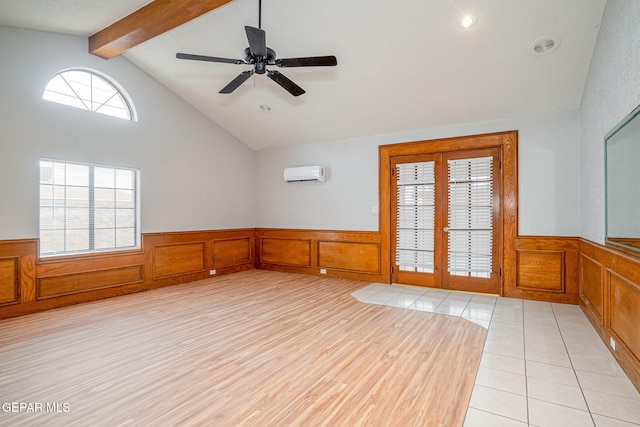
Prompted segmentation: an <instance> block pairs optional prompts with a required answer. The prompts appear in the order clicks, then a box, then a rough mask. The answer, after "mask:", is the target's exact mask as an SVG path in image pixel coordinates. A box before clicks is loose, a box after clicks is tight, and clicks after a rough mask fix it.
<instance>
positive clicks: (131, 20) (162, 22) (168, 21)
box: [89, 0, 231, 59]
mask: <svg viewBox="0 0 640 427" xmlns="http://www.w3.org/2000/svg"><path fill="white" fill-rule="evenodd" d="M229 2H231V0H155V1H153V2H151V3H149V4H148V5H146V6H144V7H142V8H140V9H138V10H136V11H135V12H133V13H132V14H130V15H127V16H125V17H124V18H122V19H121V20H119V21H117V22H115V23H113V24H111V25H109V26H108V27H106V28H104V29H102V30H100V31H98V32H97V33H95V34H94V35H92V36H91V37H89V53H92V54H93V55H97V56H99V57H101V58H104V59H109V58H113V57H115V56H118V55H120V54H121V53H123V52H124V51H126V50H127V49H130V48H132V47H134V46H137V45H139V44H140V43H143V42H145V41H147V40H150V39H152V38H154V37H156V36H158V35H160V34H162V33H165V32H167V31H169V30H172V29H174V28H176V27H178V26H180V25H182V24H184V23H186V22H189V21H191V20H192V19H195V18H197V17H199V16H201V15H204V14H205V13H208V12H211V11H212V10H214V9H216V8H218V7H220V6H222V5H225V4H227V3H229Z"/></svg>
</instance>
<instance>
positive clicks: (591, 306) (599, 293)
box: [580, 253, 604, 324]
mask: <svg viewBox="0 0 640 427" xmlns="http://www.w3.org/2000/svg"><path fill="white" fill-rule="evenodd" d="M603 284H604V267H603V266H602V264H600V263H599V262H598V261H596V260H594V259H592V258H590V257H588V256H587V255H585V254H583V253H581V254H580V298H581V300H582V303H583V304H584V306H585V308H586V309H588V310H591V311H592V312H593V313H592V314H593V316H594V317H595V318H597V319H598V322H600V323H603V322H604V287H603ZM603 324H604V323H603Z"/></svg>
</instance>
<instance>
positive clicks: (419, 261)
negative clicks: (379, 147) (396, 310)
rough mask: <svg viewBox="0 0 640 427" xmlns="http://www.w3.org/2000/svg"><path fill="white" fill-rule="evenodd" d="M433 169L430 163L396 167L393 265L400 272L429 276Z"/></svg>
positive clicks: (431, 254) (431, 264)
mask: <svg viewBox="0 0 640 427" xmlns="http://www.w3.org/2000/svg"><path fill="white" fill-rule="evenodd" d="M434 166H435V163H434V162H420V163H402V164H398V165H397V166H396V184H397V189H398V194H397V203H398V206H397V212H398V213H397V224H396V225H397V228H396V230H397V235H396V265H397V266H398V268H399V269H400V270H403V271H413V272H421V273H433V245H434V243H433V233H434V212H435V206H434V204H435V196H434V191H435V177H434Z"/></svg>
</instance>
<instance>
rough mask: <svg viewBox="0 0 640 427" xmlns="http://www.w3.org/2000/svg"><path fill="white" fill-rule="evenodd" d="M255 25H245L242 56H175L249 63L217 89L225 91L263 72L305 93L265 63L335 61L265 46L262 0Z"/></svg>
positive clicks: (329, 64)
mask: <svg viewBox="0 0 640 427" xmlns="http://www.w3.org/2000/svg"><path fill="white" fill-rule="evenodd" d="M258 15H259V18H258V22H259V24H258V28H255V27H251V26H248V25H247V26H245V27H244V30H245V33H246V34H247V40H248V41H249V47H247V48H246V49H245V50H244V54H243V59H230V58H219V57H215V56H205V55H193V54H190V53H177V54H176V58H178V59H189V60H193V61H208V62H219V63H223V64H236V65H253V69H251V70H248V71H243V72H242V73H240V74H239V75H238V76H237V77H236V78H235V79H233V80H232V81H231V82H230V83H229V84H228V85H226V86H225V87H224V88H222V90H220V92H219V93H222V94H229V93H232V92H233V91H234V90H236V89H237V88H238V87H240V85H242V83H244V82H245V81H247V80H248V79H249V77H251V76H252V75H254V74H266V75H267V77H269V78H270V79H271V80H273V81H274V82H276V83H277V84H278V85H280V87H282V88H283V89H285V90H286V91H287V92H289V93H290V94H291V95H293V96H300V95H302V94H303V93H305V91H304V89H302V88H301V87H300V86H298V85H297V84H295V83H294V82H293V81H291V80H290V79H289V78H288V77H286V76H285V75H284V74H282V73H281V72H279V71H272V70H268V69H267V65H275V66H276V67H279V68H288V67H334V66H336V65H338V61H337V59H336V57H335V56H309V57H302V58H278V57H277V55H276V52H275V51H274V50H273V49H271V48H269V47H267V37H266V33H265V31H264V30H263V29H262V28H261V26H262V0H259V3H258Z"/></svg>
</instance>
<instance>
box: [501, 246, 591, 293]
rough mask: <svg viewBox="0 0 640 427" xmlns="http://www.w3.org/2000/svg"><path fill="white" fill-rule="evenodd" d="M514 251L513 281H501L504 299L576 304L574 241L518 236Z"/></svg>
mask: <svg viewBox="0 0 640 427" xmlns="http://www.w3.org/2000/svg"><path fill="white" fill-rule="evenodd" d="M515 252H516V257H515V280H514V281H513V282H510V281H508V280H505V282H504V285H503V294H504V296H507V297H513V298H524V299H534V300H540V301H550V302H559V303H569V304H577V303H578V299H579V282H578V259H579V240H578V239H577V238H573V237H542V236H535V237H534V236H518V237H517V238H516V242H515ZM506 262H509V261H508V260H506Z"/></svg>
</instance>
